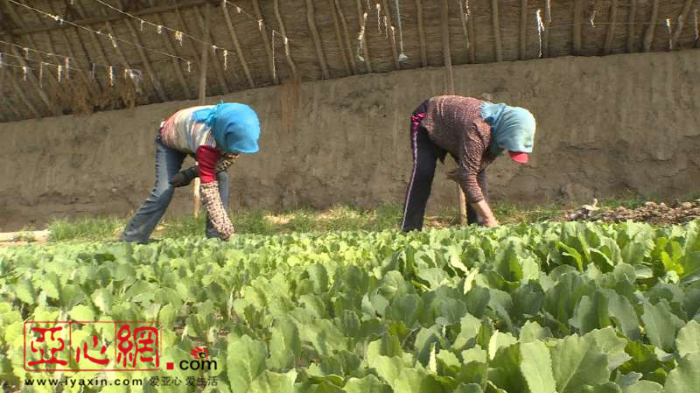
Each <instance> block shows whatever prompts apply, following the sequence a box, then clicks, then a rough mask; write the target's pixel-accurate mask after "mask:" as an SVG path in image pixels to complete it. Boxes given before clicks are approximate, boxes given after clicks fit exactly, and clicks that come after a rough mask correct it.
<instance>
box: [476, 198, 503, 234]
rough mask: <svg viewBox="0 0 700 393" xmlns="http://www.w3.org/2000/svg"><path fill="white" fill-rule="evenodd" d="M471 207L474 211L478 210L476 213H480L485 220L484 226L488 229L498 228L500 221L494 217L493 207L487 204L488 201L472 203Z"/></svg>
mask: <svg viewBox="0 0 700 393" xmlns="http://www.w3.org/2000/svg"><path fill="white" fill-rule="evenodd" d="M471 205H472V207H474V209H476V212H477V213H479V215H480V216H481V217H482V218H483V219H484V225H485V226H486V227H488V228H493V227H497V226H498V221H497V220H496V217H495V216H494V215H493V212H492V211H491V207H490V206H489V204H488V203H487V202H486V199H483V200H481V201H479V202H476V203H472V204H471Z"/></svg>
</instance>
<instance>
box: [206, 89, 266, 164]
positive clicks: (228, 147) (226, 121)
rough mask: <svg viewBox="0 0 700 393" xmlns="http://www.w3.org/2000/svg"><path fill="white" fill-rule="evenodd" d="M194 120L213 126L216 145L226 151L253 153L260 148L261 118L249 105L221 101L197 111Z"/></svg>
mask: <svg viewBox="0 0 700 393" xmlns="http://www.w3.org/2000/svg"><path fill="white" fill-rule="evenodd" d="M193 120H194V121H195V122H203V123H205V124H206V125H208V126H210V127H211V128H212V133H213V134H214V140H216V146H217V147H218V148H219V149H220V150H222V151H224V152H225V153H235V154H239V153H240V154H253V153H257V152H258V150H259V147H258V139H260V120H259V119H258V115H257V114H256V113H255V111H254V110H253V108H251V107H249V106H248V105H244V104H236V103H224V102H220V103H219V104H217V105H216V106H214V107H211V108H206V109H200V110H198V111H195V112H194V114H193Z"/></svg>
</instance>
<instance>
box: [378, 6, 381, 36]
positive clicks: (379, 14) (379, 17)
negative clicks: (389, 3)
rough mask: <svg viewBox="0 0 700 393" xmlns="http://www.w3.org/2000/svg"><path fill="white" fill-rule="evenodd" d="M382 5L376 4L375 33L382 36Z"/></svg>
mask: <svg viewBox="0 0 700 393" xmlns="http://www.w3.org/2000/svg"><path fill="white" fill-rule="evenodd" d="M381 14H382V5H381V4H379V3H377V33H379V34H382V15H381Z"/></svg>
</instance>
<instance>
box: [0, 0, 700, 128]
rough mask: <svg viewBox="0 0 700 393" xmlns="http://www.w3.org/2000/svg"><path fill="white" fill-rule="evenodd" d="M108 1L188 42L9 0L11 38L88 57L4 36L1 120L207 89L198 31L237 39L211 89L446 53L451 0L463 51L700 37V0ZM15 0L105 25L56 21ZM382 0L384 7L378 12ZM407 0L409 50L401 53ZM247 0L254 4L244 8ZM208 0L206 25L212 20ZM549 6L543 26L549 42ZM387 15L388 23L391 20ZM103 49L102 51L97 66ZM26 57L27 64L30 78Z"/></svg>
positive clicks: (493, 55) (3, 16) (97, 8)
mask: <svg viewBox="0 0 700 393" xmlns="http://www.w3.org/2000/svg"><path fill="white" fill-rule="evenodd" d="M102 1H103V2H106V3H109V4H110V5H112V6H113V7H115V8H118V9H121V10H124V11H126V12H129V13H130V14H132V15H136V16H138V17H139V18H142V19H144V20H146V21H148V22H151V23H154V24H156V25H163V26H167V27H169V28H172V29H175V30H179V31H182V32H184V33H185V37H184V39H183V40H182V42H181V43H180V42H178V40H177V39H176V37H175V35H174V34H173V33H172V32H169V31H167V30H163V31H162V33H161V34H158V32H157V31H156V29H155V28H153V27H151V26H148V25H145V26H144V27H143V29H141V24H140V23H139V22H138V21H137V20H133V19H131V18H129V17H126V16H125V15H123V14H120V13H118V12H116V11H114V10H112V9H110V8H108V7H107V6H105V5H103V4H100V2H99V1H97V0H0V40H2V41H5V42H9V43H14V44H16V45H19V46H20V47H27V48H32V49H38V50H40V51H43V52H48V53H55V54H60V55H64V56H69V57H70V58H71V59H70V67H71V68H78V69H80V70H82V72H81V71H76V70H71V71H69V73H68V75H66V73H65V71H64V72H63V74H62V75H61V79H60V81H59V79H58V75H57V69H56V67H55V66H52V65H46V66H44V65H41V66H40V64H41V62H45V63H51V64H55V65H58V64H63V62H64V61H65V60H64V59H62V58H56V57H52V56H48V55H40V54H38V53H35V52H31V51H29V52H28V56H25V54H26V53H25V51H24V50H23V49H22V48H16V47H12V46H10V45H8V44H2V43H0V52H2V53H3V54H4V55H3V57H2V61H3V64H4V66H3V67H2V68H1V69H0V96H1V97H2V101H3V105H2V107H1V109H0V121H16V120H22V119H28V118H37V117H44V116H52V115H60V114H68V113H90V112H94V111H100V110H108V109H117V108H124V107H129V106H133V105H143V104H149V103H155V102H162V101H170V100H183V99H196V98H197V96H198V92H199V90H200V83H199V81H200V77H201V73H200V70H201V64H202V63H203V60H202V59H201V56H202V52H203V51H202V47H203V44H201V43H199V42H195V41H193V40H191V39H190V38H188V37H187V35H191V36H194V37H196V38H198V39H200V40H202V41H206V42H210V43H213V44H214V45H216V46H217V47H218V48H225V49H226V50H228V55H227V58H226V63H227V64H226V67H224V53H223V50H222V49H219V50H216V51H212V50H209V51H208V59H207V64H208V66H207V72H206V95H208V96H212V95H219V94H225V93H229V92H233V91H238V90H245V89H250V88H257V87H262V86H267V85H271V84H277V83H281V81H284V80H291V81H301V82H306V81H313V80H321V79H328V78H342V77H345V76H349V75H355V74H363V73H368V72H375V73H381V72H390V71H394V70H398V69H409V68H419V67H443V66H444V64H445V60H446V59H445V57H444V53H445V52H444V50H445V46H444V44H443V28H442V27H443V25H442V20H443V19H441V9H442V8H441V7H443V6H444V5H443V4H447V6H448V14H447V15H448V21H449V22H448V29H446V30H447V31H449V53H450V56H451V60H452V64H455V65H458V64H468V63H489V62H495V61H515V60H528V59H536V58H538V57H540V51H542V56H543V57H556V56H569V55H578V56H600V55H608V54H617V53H625V52H640V51H645V50H646V51H668V50H683V49H690V48H697V47H698V46H699V43H698V37H697V34H698V33H697V16H696V15H697V9H698V8H700V0H619V1H618V0H550V1H548V0H467V1H465V0H398V1H396V0H239V1H233V0H229V4H228V6H227V7H225V8H224V7H222V2H221V1H220V0H218V1H211V2H210V1H207V0H182V1H174V0H102ZM17 3H20V4H25V5H29V6H31V7H32V8H36V9H39V10H43V11H45V12H47V13H50V14H53V15H58V16H59V17H60V19H62V20H63V21H70V22H73V23H75V24H77V25H81V26H86V27H89V28H90V29H92V30H95V31H99V32H103V33H105V34H104V35H98V34H94V33H91V32H89V31H87V30H83V29H79V28H76V27H74V26H72V25H70V24H68V23H66V22H63V23H59V22H61V21H60V20H59V21H58V22H57V21H55V20H53V19H50V18H47V17H44V16H42V15H40V14H39V13H37V12H35V11H32V10H29V9H27V8H25V7H23V6H22V5H19V4H17ZM207 3H208V4H207ZM377 4H379V5H380V8H381V14H380V16H379V21H380V23H379V26H378V22H377V21H378V18H377ZM397 4H398V5H399V6H400V22H401V28H402V29H401V32H402V33H403V34H402V35H403V47H404V54H405V55H406V57H407V59H406V60H405V61H399V58H398V57H399V55H400V54H401V50H400V34H399V14H398V13H397V7H396V6H397ZM547 4H550V7H549V12H548V7H547ZM236 6H238V7H240V8H241V9H242V11H243V12H241V13H238V12H237V10H236ZM467 6H468V7H469V15H468V17H467V16H465V12H466V8H465V7H467ZM207 7H209V12H210V18H211V19H210V25H209V29H208V30H209V31H206V26H205V25H206V19H207V15H206V14H207ZM387 9H388V10H389V12H386V11H387ZM538 10H540V15H541V16H542V21H543V23H544V26H545V28H546V29H545V31H544V33H543V34H542V36H541V40H542V47H540V35H539V33H538V28H537V18H536V14H537V11H538ZM365 12H366V13H367V22H366V25H365V35H364V36H365V40H364V42H363V45H362V47H360V42H361V41H360V40H358V36H359V34H360V31H361V26H362V24H363V22H362V20H363V14H364V13H365ZM226 13H228V19H229V20H230V22H231V23H230V25H229V23H228V21H227V15H226ZM385 17H386V19H387V22H388V24H389V25H390V28H389V32H388V33H387V32H386V31H385V26H384V18H385ZM258 19H262V21H263V23H264V24H265V26H267V27H269V28H272V29H275V30H277V31H278V32H280V33H281V34H283V35H284V36H286V37H288V38H289V42H288V43H289V46H288V51H286V50H285V42H284V39H283V35H275V36H274V39H273V38H272V35H271V32H270V31H269V30H267V29H265V28H264V29H262V32H261V31H260V30H259V25H258V21H257V20H258ZM667 19H670V21H671V29H670V30H669V29H668V27H667V26H666V20H667ZM681 20H682V23H681ZM391 26H394V28H395V29H394V32H395V35H396V41H394V40H393V39H392V32H391ZM107 34H112V35H113V37H118V38H120V39H123V40H126V41H130V42H139V43H140V44H141V45H142V46H143V47H146V48H148V49H147V50H139V48H137V47H135V46H133V45H130V44H128V43H125V42H122V41H117V42H116V45H114V43H113V42H112V41H111V40H110V39H109V37H108V35H107ZM234 37H235V39H237V41H238V47H239V48H240V53H239V51H238V48H237V46H236V43H235V41H234ZM467 37H469V38H468V39H467ZM273 44H274V46H273ZM671 47H672V48H671ZM161 53H168V54H171V55H175V56H178V57H180V58H181V59H174V58H171V57H168V56H166V55H163V54H161ZM241 55H242V56H241ZM273 57H274V63H273ZM360 57H362V59H361V58H360ZM183 59H186V60H187V61H189V65H188V63H187V61H185V60H183ZM363 60H364V61H363ZM93 63H95V64H98V65H97V66H95V67H94V69H95V73H94V75H93V73H92V70H93ZM273 64H274V66H273ZM102 65H113V66H114V68H113V79H112V81H111V82H110V78H109V69H108V68H107V67H103V66H102ZM22 66H26V67H28V69H27V74H26V81H25V73H24V70H23V69H22ZM30 68H33V70H32V69H30ZM224 68H225V69H224ZM125 69H129V70H135V71H134V72H133V73H130V72H129V71H127V72H125V71H124V70H125ZM40 70H42V71H41V72H40ZM132 76H133V78H132ZM474 77H478V75H475V76H474ZM505 77H507V76H506V75H504V78H505ZM293 92H294V89H293V88H292V90H289V92H288V94H287V95H290V94H291V96H290V97H292V98H293V94H292V93H293Z"/></svg>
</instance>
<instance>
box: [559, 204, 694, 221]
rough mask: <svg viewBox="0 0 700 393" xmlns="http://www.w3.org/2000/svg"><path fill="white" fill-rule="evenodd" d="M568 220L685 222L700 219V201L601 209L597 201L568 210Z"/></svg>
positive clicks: (565, 216)
mask: <svg viewBox="0 0 700 393" xmlns="http://www.w3.org/2000/svg"><path fill="white" fill-rule="evenodd" d="M564 219H565V220H567V221H604V222H621V221H628V220H631V221H635V222H646V223H649V224H656V225H661V224H685V223H687V222H689V221H691V220H697V219H700V202H698V201H693V202H682V203H677V204H676V205H674V206H668V205H666V204H665V203H656V202H647V203H645V204H644V206H640V207H638V208H636V209H628V208H626V207H623V206H620V207H618V208H617V209H600V208H598V207H597V206H596V203H593V204H592V205H584V206H582V207H580V208H578V209H576V210H571V211H568V212H566V214H565V215H564Z"/></svg>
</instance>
